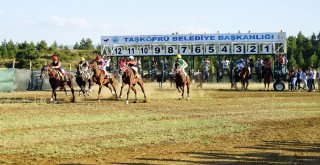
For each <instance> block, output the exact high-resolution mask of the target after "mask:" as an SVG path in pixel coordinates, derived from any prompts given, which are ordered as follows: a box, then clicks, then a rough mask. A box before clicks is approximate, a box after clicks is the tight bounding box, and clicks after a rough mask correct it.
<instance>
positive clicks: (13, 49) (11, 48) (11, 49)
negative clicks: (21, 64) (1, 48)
mask: <svg viewBox="0 0 320 165" xmlns="http://www.w3.org/2000/svg"><path fill="white" fill-rule="evenodd" d="M7 49H8V56H9V58H14V57H15V56H16V54H17V52H18V46H17V44H15V43H14V42H13V41H12V40H10V41H9V42H8V44H7Z"/></svg>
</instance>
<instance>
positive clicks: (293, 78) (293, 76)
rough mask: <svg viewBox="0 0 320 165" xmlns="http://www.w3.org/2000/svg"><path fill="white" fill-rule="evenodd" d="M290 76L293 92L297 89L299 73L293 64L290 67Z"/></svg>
mask: <svg viewBox="0 0 320 165" xmlns="http://www.w3.org/2000/svg"><path fill="white" fill-rule="evenodd" d="M289 76H290V77H289V79H290V90H291V92H293V91H294V89H295V84H296V81H297V74H296V71H295V70H294V67H293V66H291V67H290V70H289Z"/></svg>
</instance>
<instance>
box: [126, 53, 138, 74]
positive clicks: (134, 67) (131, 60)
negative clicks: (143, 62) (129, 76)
mask: <svg viewBox="0 0 320 165" xmlns="http://www.w3.org/2000/svg"><path fill="white" fill-rule="evenodd" d="M137 64H138V63H137V61H136V60H134V57H133V56H129V60H128V61H127V65H129V67H130V68H131V69H132V71H133V73H134V76H135V78H138V77H139V76H140V75H139V73H138V67H137Z"/></svg>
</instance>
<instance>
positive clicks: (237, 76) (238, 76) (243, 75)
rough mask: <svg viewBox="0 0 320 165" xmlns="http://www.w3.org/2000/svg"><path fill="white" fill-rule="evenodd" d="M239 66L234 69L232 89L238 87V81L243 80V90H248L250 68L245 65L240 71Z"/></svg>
mask: <svg viewBox="0 0 320 165" xmlns="http://www.w3.org/2000/svg"><path fill="white" fill-rule="evenodd" d="M237 70H238V69H237V67H235V68H234V69H233V73H232V75H233V79H232V81H231V89H232V88H233V87H234V88H235V89H238V88H237V82H241V90H247V89H248V85H249V73H250V71H249V68H248V67H244V68H242V69H241V70H240V73H239V71H237Z"/></svg>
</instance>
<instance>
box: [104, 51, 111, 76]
mask: <svg viewBox="0 0 320 165" xmlns="http://www.w3.org/2000/svg"><path fill="white" fill-rule="evenodd" d="M105 62H106V71H107V72H110V71H111V68H110V62H111V57H110V56H109V55H107V60H105Z"/></svg>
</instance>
